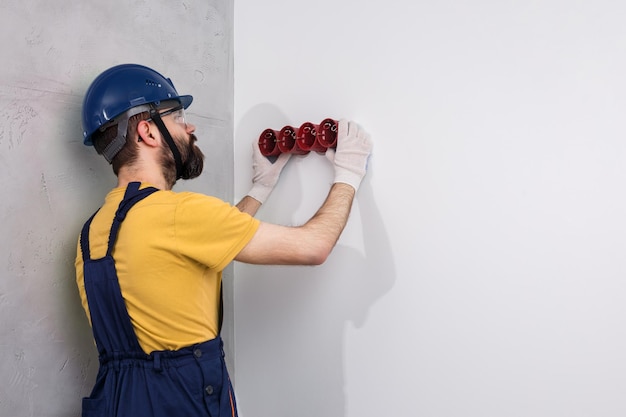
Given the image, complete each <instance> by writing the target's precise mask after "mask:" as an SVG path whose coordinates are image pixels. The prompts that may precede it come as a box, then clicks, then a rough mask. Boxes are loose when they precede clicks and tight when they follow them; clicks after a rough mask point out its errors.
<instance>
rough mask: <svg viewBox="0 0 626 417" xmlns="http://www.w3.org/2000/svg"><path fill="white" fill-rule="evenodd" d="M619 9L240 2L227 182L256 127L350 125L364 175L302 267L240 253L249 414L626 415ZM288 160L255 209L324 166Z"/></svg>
mask: <svg viewBox="0 0 626 417" xmlns="http://www.w3.org/2000/svg"><path fill="white" fill-rule="evenodd" d="M625 18H626V5H623V4H622V3H618V2H613V1H607V0H599V1H595V2H579V1H574V2H572V1H564V0H547V1H541V2H538V1H507V2H495V1H486V0H477V1H472V2H463V1H458V0H457V1H452V0H444V1H437V2H433V1H408V0H404V1H401V0H391V1H386V2H383V3H371V2H369V3H368V2H362V1H356V0H352V1H349V0H343V1H329V0H320V1H316V2H310V1H307V2H293V1H292V2H286V1H278V0H273V1H272V0H270V1H264V2H258V1H252V0H239V1H237V2H236V4H235V142H236V149H235V157H236V162H235V168H236V170H235V172H236V177H235V195H236V196H241V195H243V194H245V192H246V191H247V189H248V187H249V178H250V175H251V168H250V162H249V158H250V143H251V142H253V141H255V139H256V137H257V136H258V134H259V133H260V132H261V131H262V130H263V129H265V128H267V127H273V128H280V127H282V126H283V125H285V124H287V123H292V124H299V123H302V122H304V121H319V120H321V119H322V118H324V117H327V116H331V117H336V118H341V117H345V118H349V119H354V120H357V121H359V122H360V123H361V124H362V125H363V126H364V127H365V128H367V129H368V130H369V131H370V132H371V133H372V135H373V139H374V142H375V147H374V154H373V157H372V159H371V163H370V171H369V174H368V177H367V180H366V182H365V184H364V186H363V188H362V189H361V190H360V191H359V194H358V199H357V201H356V204H355V207H354V213H353V217H352V218H351V220H350V222H349V224H348V226H347V229H346V231H345V234H344V235H343V237H342V238H341V239H340V241H339V244H338V246H337V248H336V251H335V252H334V254H333V255H332V256H331V258H330V259H329V260H328V262H327V264H325V265H323V266H321V267H316V268H303V267H252V266H247V265H240V264H237V265H235V275H236V281H235V301H236V308H235V319H236V334H235V337H236V341H237V345H236V359H237V373H236V375H237V386H236V388H237V392H238V400H239V404H240V409H241V414H242V415H243V416H253V415H254V416H256V417H264V416H267V417H269V416H271V417H277V416H285V417H286V416H296V415H297V416H300V417H303V416H316V417H317V416H351V417H352V416H355V417H356V416H358V417H364V416H380V415H384V416H391V415H394V416H429V417H435V416H437V417H440V416H441V417H451V416H455V417H456V416H463V417H469V416H477V417H488V416H493V417H501V416H507V417H512V416H532V417H556V416H566V417H576V416H594V417H599V416H610V417H615V416H619V415H624V414H626V402H624V401H623V392H624V391H625V389H626V378H625V377H624V375H625V371H626V358H625V355H624V351H625V348H626V330H625V328H624V326H623V317H624V315H625V314H626V302H625V301H626V281H625V280H624V277H625V276H626V261H625V257H624V253H625V252H626V240H625V236H626V233H625V232H626V230H625V229H626V220H624V212H625V209H626V199H625V198H624V195H625V193H624V192H623V190H624V184H625V183H626V169H624V163H623V161H624V160H625V159H626V141H625V140H624V136H625V134H626V132H625V125H624V114H626V77H625V76H624V74H626V56H625V55H624V53H623V52H624V43H625V42H626V27H625V26H624V24H623V22H624V19H625ZM331 172H332V169H331V167H330V165H329V164H328V163H326V161H325V160H324V158H322V157H319V156H318V155H309V156H307V157H305V158H298V160H296V161H293V162H291V163H290V165H289V166H288V167H287V169H286V171H285V172H284V175H283V178H282V182H281V183H280V184H279V186H278V187H277V189H276V190H275V192H274V194H273V195H272V197H271V199H270V201H269V202H268V203H267V204H266V205H265V206H264V207H263V208H262V211H261V212H260V214H259V217H260V218H262V219H264V220H267V221H274V222H279V223H284V224H297V223H302V222H303V221H305V220H306V219H308V217H309V216H310V215H311V214H312V213H313V212H314V211H315V210H316V209H317V207H319V205H320V204H321V202H322V199H323V197H324V196H325V193H326V191H327V189H328V185H329V182H330V180H331V178H332V173H331Z"/></svg>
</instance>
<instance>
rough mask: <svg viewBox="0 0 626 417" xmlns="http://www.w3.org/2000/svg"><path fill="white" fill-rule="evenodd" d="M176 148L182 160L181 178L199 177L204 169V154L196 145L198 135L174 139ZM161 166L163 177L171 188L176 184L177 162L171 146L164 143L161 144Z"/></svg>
mask: <svg viewBox="0 0 626 417" xmlns="http://www.w3.org/2000/svg"><path fill="white" fill-rule="evenodd" d="M173 139H174V142H175V143H176V147H177V148H178V151H179V152H180V157H181V159H182V165H183V166H182V172H181V178H182V179H184V180H189V179H193V178H196V177H199V176H200V174H202V169H203V168H204V154H203V153H202V151H201V150H200V148H198V147H197V146H196V144H195V142H196V141H197V140H198V138H197V137H196V135H194V134H190V135H189V139H188V140H187V139H185V138H184V137H174V138H173ZM161 166H162V167H163V168H162V169H163V176H164V177H165V180H166V181H167V183H168V184H170V187H172V186H174V184H175V183H176V180H177V178H176V162H175V161H174V155H173V154H172V150H171V149H170V147H169V145H168V144H167V143H166V142H165V141H163V142H162V144H161Z"/></svg>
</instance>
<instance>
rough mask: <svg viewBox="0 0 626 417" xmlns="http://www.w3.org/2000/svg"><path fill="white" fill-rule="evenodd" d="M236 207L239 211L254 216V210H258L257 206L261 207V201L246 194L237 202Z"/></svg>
mask: <svg viewBox="0 0 626 417" xmlns="http://www.w3.org/2000/svg"><path fill="white" fill-rule="evenodd" d="M236 207H237V208H238V209H239V211H242V212H244V213H248V214H249V215H251V216H255V215H256V212H257V211H259V208H260V207H261V202H260V201H258V200H256V199H254V198H252V197H250V196H249V195H247V196H245V197H244V198H242V199H241V201H240V202H239V203H237V206H236Z"/></svg>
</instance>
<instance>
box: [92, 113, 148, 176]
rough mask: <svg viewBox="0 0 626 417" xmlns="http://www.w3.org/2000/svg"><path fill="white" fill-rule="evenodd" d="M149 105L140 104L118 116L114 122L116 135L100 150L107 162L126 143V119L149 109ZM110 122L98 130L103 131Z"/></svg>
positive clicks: (111, 159)
mask: <svg viewBox="0 0 626 417" xmlns="http://www.w3.org/2000/svg"><path fill="white" fill-rule="evenodd" d="M150 108H151V107H150V106H147V105H142V106H137V107H133V108H132V109H130V110H128V111H127V112H126V113H123V114H122V116H121V117H118V118H117V119H116V120H115V122H116V123H117V135H116V136H115V138H114V139H113V140H112V141H111V143H109V144H108V145H107V146H106V148H104V150H103V151H102V152H101V154H102V156H104V158H105V159H106V160H107V161H108V162H109V164H110V163H111V162H112V161H113V158H115V155H117V153H118V152H119V151H121V150H122V148H123V147H124V145H126V135H127V134H128V119H130V118H131V117H133V116H134V115H136V114H139V113H143V112H145V111H150ZM109 126H111V124H106V125H104V126H102V127H100V131H101V132H104V131H105V130H106V129H107V128H108V127H109Z"/></svg>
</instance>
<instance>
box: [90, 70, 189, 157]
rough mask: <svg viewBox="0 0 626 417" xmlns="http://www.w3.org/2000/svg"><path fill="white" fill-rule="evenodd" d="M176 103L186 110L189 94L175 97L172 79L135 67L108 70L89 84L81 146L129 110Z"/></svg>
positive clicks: (176, 94)
mask: <svg viewBox="0 0 626 417" xmlns="http://www.w3.org/2000/svg"><path fill="white" fill-rule="evenodd" d="M166 100H177V101H179V102H180V103H181V104H182V105H183V107H184V108H185V109H186V108H187V107H189V105H190V104H191V102H192V101H193V97H192V96H190V95H182V96H181V95H179V94H178V92H177V91H176V89H175V88H174V84H173V83H172V80H170V79H169V78H165V77H164V76H163V75H161V74H159V73H158V72H156V71H155V70H153V69H151V68H148V67H144V66H143V65H137V64H122V65H117V66H115V67H112V68H109V69H108V70H106V71H104V72H103V73H102V74H100V75H99V76H98V77H96V79H95V80H94V81H93V82H92V83H91V85H90V86H89V88H88V89H87V93H86V94H85V99H84V100H83V138H84V140H83V143H84V144H85V145H87V146H92V145H93V143H92V142H91V135H92V134H93V133H94V132H95V131H96V130H98V129H99V128H101V127H102V126H104V125H106V124H107V123H109V122H111V121H113V120H114V119H115V118H116V117H118V116H120V115H122V114H124V113H125V112H126V111H128V110H129V109H131V108H133V107H137V106H140V105H145V104H154V105H156V106H158V105H159V104H160V103H161V102H162V101H166Z"/></svg>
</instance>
